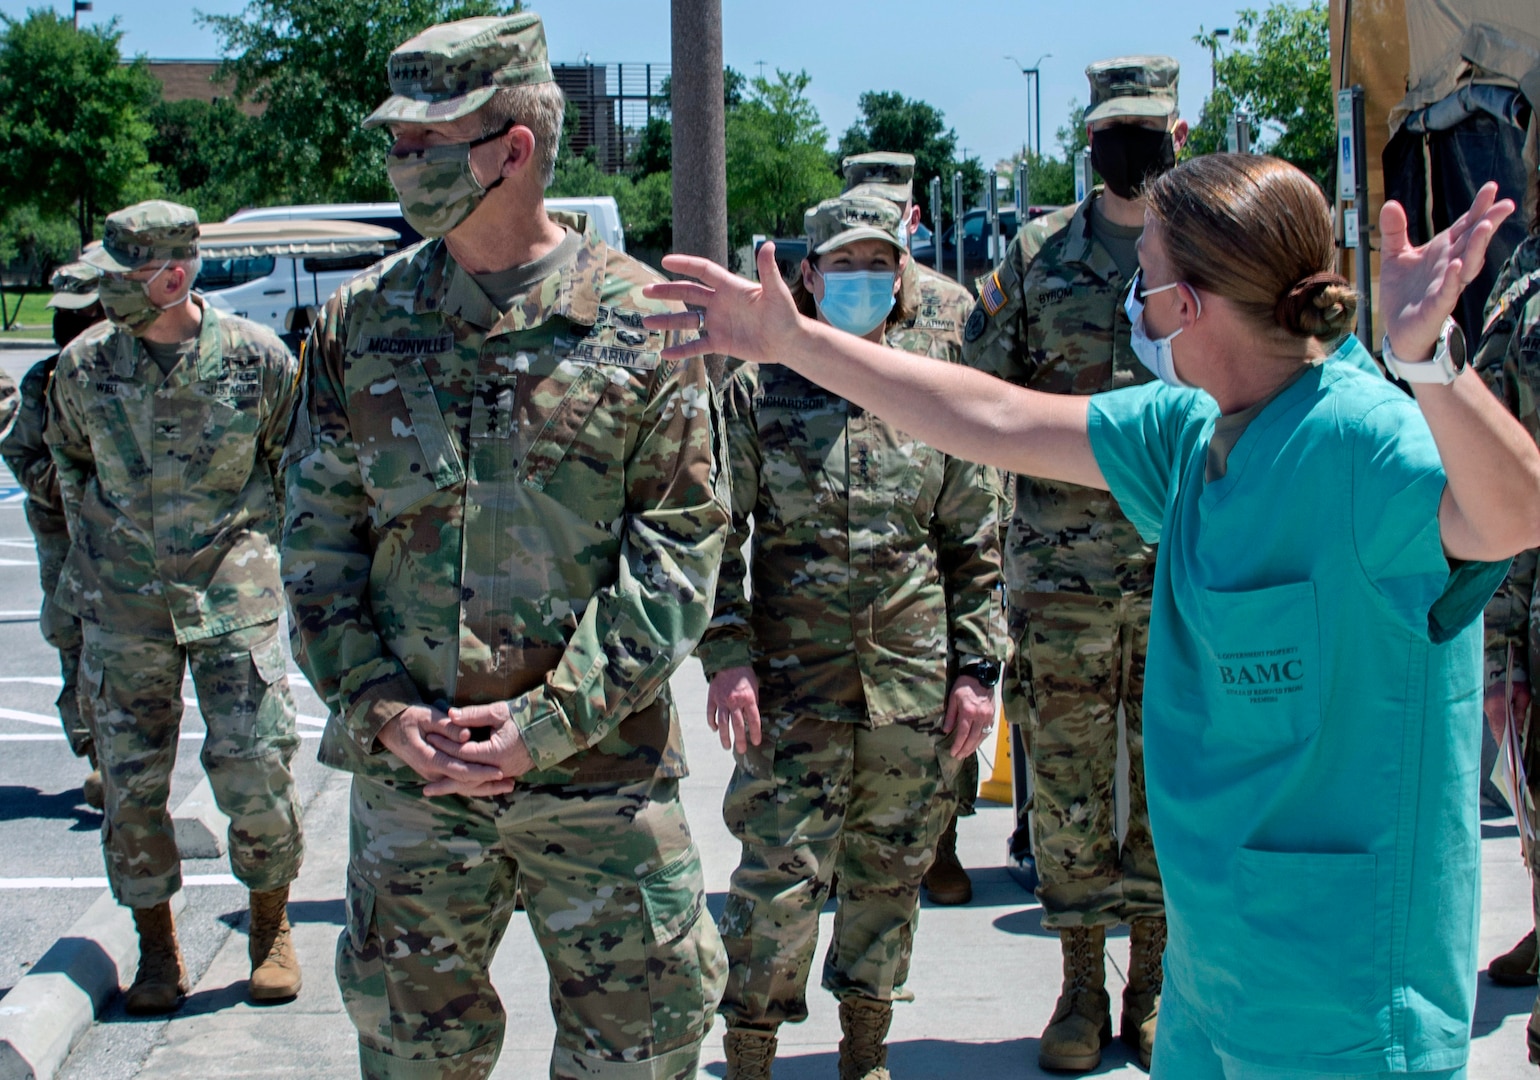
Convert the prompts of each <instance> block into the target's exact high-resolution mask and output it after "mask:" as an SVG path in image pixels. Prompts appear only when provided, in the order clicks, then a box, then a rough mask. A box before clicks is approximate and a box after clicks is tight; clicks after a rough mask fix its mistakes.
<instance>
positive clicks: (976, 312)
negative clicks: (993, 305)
mask: <svg viewBox="0 0 1540 1080" xmlns="http://www.w3.org/2000/svg"><path fill="white" fill-rule="evenodd" d="M988 325H989V317H988V316H987V315H985V314H984V309H983V308H982V307H976V308H974V309H973V314H972V315H969V316H968V325H966V326H964V327H963V341H965V342H967V343H968V344H969V345H972V344H973V343H974V342H975V341H977V340H978V339H979V338H981V337H983V336H984V327H986V326H988Z"/></svg>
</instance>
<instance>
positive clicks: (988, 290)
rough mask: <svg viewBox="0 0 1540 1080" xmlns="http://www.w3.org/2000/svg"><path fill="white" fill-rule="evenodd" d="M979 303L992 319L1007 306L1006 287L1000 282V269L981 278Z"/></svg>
mask: <svg viewBox="0 0 1540 1080" xmlns="http://www.w3.org/2000/svg"><path fill="white" fill-rule="evenodd" d="M979 303H980V304H982V305H983V307H984V310H985V311H986V312H988V313H989V317H990V318H991V319H992V318H994V317H995V316H996V315H998V314H1000V309H1001V308H1003V307H1004V306H1005V289H1004V287H1003V286H1002V285H1001V284H1000V271H998V270H996V271H995V272H994V273H992V274H989V275H987V276H985V277H982V278H980V279H979Z"/></svg>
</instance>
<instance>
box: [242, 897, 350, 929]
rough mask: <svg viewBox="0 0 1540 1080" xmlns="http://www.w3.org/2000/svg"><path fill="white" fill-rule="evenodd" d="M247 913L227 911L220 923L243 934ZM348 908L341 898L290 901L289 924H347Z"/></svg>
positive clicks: (244, 910) (244, 911) (243, 911)
mask: <svg viewBox="0 0 1540 1080" xmlns="http://www.w3.org/2000/svg"><path fill="white" fill-rule="evenodd" d="M246 916H247V911H246V909H245V908H239V909H237V910H235V911H227V912H225V913H224V914H223V915H221V916H220V917H219V921H220V922H222V923H224V924H225V925H226V926H228V927H229V928H230V929H232V930H238V931H240V932H241V933H243V934H244V933H245V932H246V928H247V925H248V920H247V917H246ZM347 921H348V915H347V908H346V906H345V905H344V904H343V902H342V898H341V897H340V896H339V897H338V898H337V899H335V900H290V901H289V923H290V925H293V924H296V923H331V924H332V925H333V926H344V925H346V924H347Z"/></svg>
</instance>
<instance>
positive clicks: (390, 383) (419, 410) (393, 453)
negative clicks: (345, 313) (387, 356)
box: [354, 359, 465, 528]
mask: <svg viewBox="0 0 1540 1080" xmlns="http://www.w3.org/2000/svg"><path fill="white" fill-rule="evenodd" d="M368 389H369V394H370V395H371V396H372V397H374V398H376V399H377V401H376V407H375V408H374V409H373V410H371V411H370V412H369V413H368V414H366V415H365V416H364V417H363V418H362V420H361V422H357V423H355V429H354V449H355V451H356V453H357V455H358V468H359V473H360V474H361V476H362V478H363V481H364V487H365V490H366V491H367V492H368V495H369V520H370V521H371V522H372V523H373V524H374V526H375V527H376V528H379V527H380V526H382V525H384V524H385V523H387V522H389V521H393V520H394V519H396V518H398V517H400V516H401V514H403V513H404V512H405V511H407V510H409V509H411V508H412V507H413V506H416V505H417V504H418V503H420V502H422V501H423V500H424V499H426V498H428V497H429V496H431V495H432V494H433V493H434V492H435V491H438V490H441V489H443V488H447V487H453V486H454V485H455V484H458V483H460V482H461V481H462V480H464V479H465V465H464V462H462V461H461V459H460V452H459V449H458V448H457V447H456V445H455V442H454V438H453V436H452V435H451V434H450V431H449V426H448V425H447V424H446V423H445V422H444V414H443V413H442V412H441V411H440V410H439V407H438V399H437V397H436V396H435V395H434V393H433V386H432V384H431V383H430V382H429V381H428V374H427V371H426V370H425V369H424V368H423V365H422V361H421V360H417V359H412V360H405V361H402V362H400V363H398V364H396V365H395V368H394V372H393V375H392V377H389V378H385V379H381V380H377V381H375V382H374V383H371V384H370V385H369V388H368Z"/></svg>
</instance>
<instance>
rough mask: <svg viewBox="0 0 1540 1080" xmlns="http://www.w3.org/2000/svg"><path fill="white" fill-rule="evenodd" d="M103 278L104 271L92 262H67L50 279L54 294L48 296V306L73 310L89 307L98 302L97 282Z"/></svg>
mask: <svg viewBox="0 0 1540 1080" xmlns="http://www.w3.org/2000/svg"><path fill="white" fill-rule="evenodd" d="M101 279H102V272H101V271H100V270H98V269H97V268H96V267H94V266H92V265H91V264H90V263H87V262H72V263H65V264H64V265H63V266H61V267H59V268H58V269H57V270H55V271H54V272H53V277H51V278H49V279H48V287H49V288H51V289H52V290H53V295H52V296H50V297H49V298H48V304H47V306H48V307H51V308H65V309H68V310H71V311H78V310H80V309H81V308H88V307H90V306H91V305H92V304H94V303H96V283H97V282H98V281H100V280H101Z"/></svg>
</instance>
